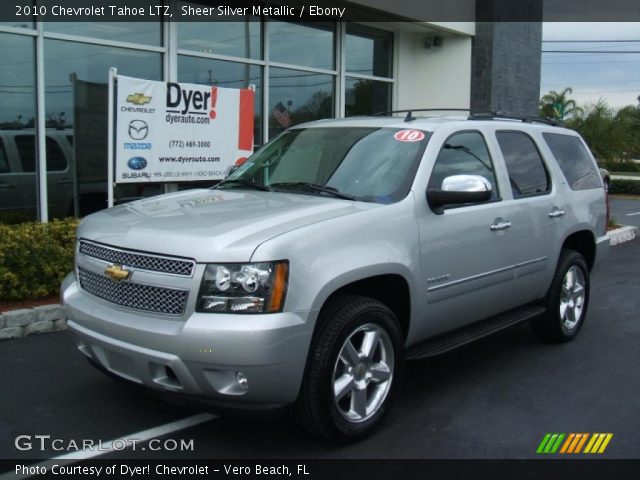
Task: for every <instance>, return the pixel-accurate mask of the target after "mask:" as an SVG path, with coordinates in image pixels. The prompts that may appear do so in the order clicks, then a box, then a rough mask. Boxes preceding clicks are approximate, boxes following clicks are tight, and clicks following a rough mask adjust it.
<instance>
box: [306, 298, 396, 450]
mask: <svg viewBox="0 0 640 480" xmlns="http://www.w3.org/2000/svg"><path fill="white" fill-rule="evenodd" d="M318 321H319V322H320V324H319V329H318V331H317V335H316V336H315V337H314V341H313V344H312V346H311V351H310V358H309V362H308V366H307V371H306V375H305V379H304V381H303V385H302V390H301V392H300V397H299V399H298V402H297V405H296V407H297V414H298V419H299V421H300V423H301V424H302V425H303V426H304V427H305V428H307V429H308V430H310V431H311V432H312V433H315V434H318V435H320V436H323V437H325V438H328V439H330V440H333V441H338V442H345V441H354V440H357V439H359V438H362V437H364V436H367V435H369V434H370V433H372V432H373V431H374V430H375V429H376V428H377V427H378V426H379V425H380V423H381V422H382V421H383V419H384V417H385V416H386V415H387V414H388V412H389V410H390V408H391V402H392V401H393V398H394V396H395V393H396V390H397V386H398V383H399V379H400V375H401V373H402V367H403V360H404V357H403V341H402V338H403V337H402V333H401V331H400V327H399V324H398V321H397V319H396V317H395V315H394V314H393V312H392V311H391V310H390V309H389V308H388V307H387V306H386V305H384V304H383V303H381V302H379V301H377V300H374V299H371V298H367V297H360V296H351V295H350V296H344V297H340V298H338V299H335V300H334V301H332V302H331V303H330V304H329V305H328V306H327V307H326V308H324V309H323V312H322V314H321V316H320V318H319V319H318Z"/></svg>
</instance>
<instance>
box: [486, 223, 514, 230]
mask: <svg viewBox="0 0 640 480" xmlns="http://www.w3.org/2000/svg"><path fill="white" fill-rule="evenodd" d="M489 228H490V229H491V231H492V232H499V231H500V230H506V229H507V228H511V222H498V223H494V224H493V225H491V226H490V227H489Z"/></svg>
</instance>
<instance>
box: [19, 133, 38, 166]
mask: <svg viewBox="0 0 640 480" xmlns="http://www.w3.org/2000/svg"><path fill="white" fill-rule="evenodd" d="M16 147H18V155H19V156H20V164H21V165H22V171H23V172H35V171H36V143H35V137H34V136H33V135H16Z"/></svg>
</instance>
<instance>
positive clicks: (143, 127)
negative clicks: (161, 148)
mask: <svg viewBox="0 0 640 480" xmlns="http://www.w3.org/2000/svg"><path fill="white" fill-rule="evenodd" d="M148 134H149V125H147V122H145V121H143V120H131V121H130V122H129V137H131V139H132V140H144V139H145V138H147V135H148Z"/></svg>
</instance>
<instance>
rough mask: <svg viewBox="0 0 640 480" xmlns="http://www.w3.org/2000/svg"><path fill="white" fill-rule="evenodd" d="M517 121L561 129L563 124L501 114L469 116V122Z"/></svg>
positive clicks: (540, 118) (549, 119)
mask: <svg viewBox="0 0 640 480" xmlns="http://www.w3.org/2000/svg"><path fill="white" fill-rule="evenodd" d="M496 119H498V120H503V119H504V120H519V121H521V122H523V123H542V124H544V125H551V126H553V127H562V126H564V124H563V123H562V122H559V121H558V120H554V119H553V118H548V117H524V116H520V115H507V114H504V113H501V112H493V113H492V114H491V115H487V114H485V113H480V114H473V113H472V114H471V115H469V120H496Z"/></svg>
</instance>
